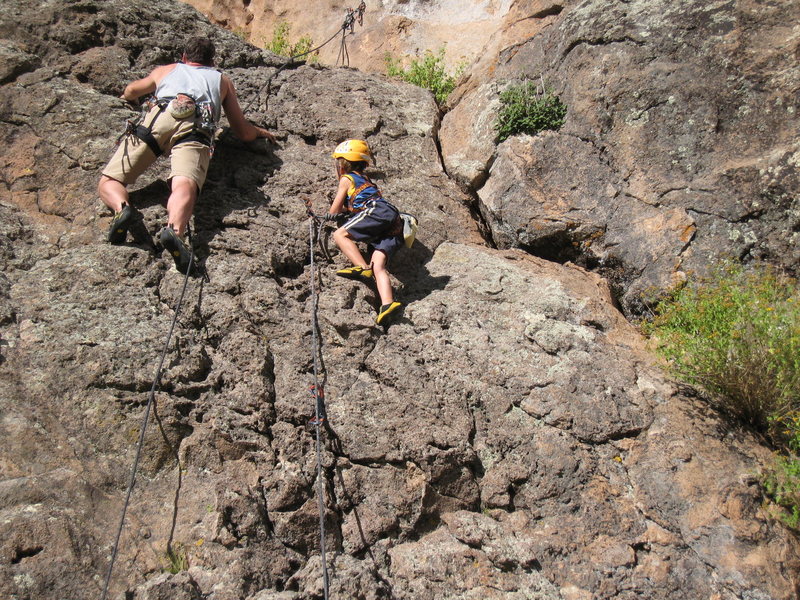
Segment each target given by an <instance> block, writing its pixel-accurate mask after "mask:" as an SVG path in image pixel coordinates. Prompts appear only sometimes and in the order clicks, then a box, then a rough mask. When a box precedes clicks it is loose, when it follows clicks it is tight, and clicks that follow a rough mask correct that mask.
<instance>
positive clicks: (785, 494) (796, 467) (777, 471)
mask: <svg viewBox="0 0 800 600" xmlns="http://www.w3.org/2000/svg"><path fill="white" fill-rule="evenodd" d="M796 431H797V432H798V434H797V436H796V437H795V440H797V441H798V442H800V424H796ZM762 485H763V486H764V491H765V492H766V493H767V495H768V496H769V497H770V498H771V499H772V500H773V501H774V502H775V504H777V505H778V506H779V507H781V508H780V509H779V510H777V511H773V514H774V516H776V517H777V518H778V519H779V520H780V521H782V522H783V523H785V524H786V525H788V526H789V527H792V528H794V529H800V458H798V455H797V454H794V453H792V454H789V455H788V456H780V455H778V456H776V457H775V464H774V465H773V467H772V468H771V469H769V470H768V471H767V473H766V474H765V475H764V478H763V480H762Z"/></svg>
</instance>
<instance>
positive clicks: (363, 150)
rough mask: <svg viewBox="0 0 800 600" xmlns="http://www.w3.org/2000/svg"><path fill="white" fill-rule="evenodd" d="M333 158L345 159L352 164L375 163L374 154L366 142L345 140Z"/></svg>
mask: <svg viewBox="0 0 800 600" xmlns="http://www.w3.org/2000/svg"><path fill="white" fill-rule="evenodd" d="M332 156H333V158H344V159H346V160H349V161H351V162H357V161H364V162H374V161H373V159H372V152H370V151H369V146H367V142H365V141H364V140H345V141H343V142H342V143H341V144H339V145H338V146H336V150H334V151H333V154H332Z"/></svg>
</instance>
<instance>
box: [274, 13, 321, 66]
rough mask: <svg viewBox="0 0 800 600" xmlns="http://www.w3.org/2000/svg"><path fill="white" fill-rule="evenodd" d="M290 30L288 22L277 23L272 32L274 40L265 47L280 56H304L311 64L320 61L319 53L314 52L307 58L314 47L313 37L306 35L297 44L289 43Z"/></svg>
mask: <svg viewBox="0 0 800 600" xmlns="http://www.w3.org/2000/svg"><path fill="white" fill-rule="evenodd" d="M290 29H291V26H290V25H289V23H287V22H286V21H278V22H277V23H275V27H274V29H273V30H272V39H271V40H270V41H269V42H267V43H265V45H264V47H265V48H266V49H267V50H269V51H270V52H274V53H275V54H277V55H278V56H287V57H291V56H300V55H303V57H305V60H307V61H309V62H316V61H317V60H319V54H318V53H317V52H314V53H313V54H311V56H305V53H306V52H308V51H309V50H311V48H312V47H313V46H314V42H313V41H312V39H311V37H310V36H308V35H304V36H302V37H301V38H300V39H299V40H297V43H295V44H292V43H291V42H289V31H290ZM265 41H266V40H265Z"/></svg>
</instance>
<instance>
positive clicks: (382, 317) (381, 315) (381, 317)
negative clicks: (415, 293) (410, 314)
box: [375, 302, 403, 325]
mask: <svg viewBox="0 0 800 600" xmlns="http://www.w3.org/2000/svg"><path fill="white" fill-rule="evenodd" d="M401 306H403V305H402V304H401V303H400V302H392V303H391V304H384V305H383V306H381V309H380V310H379V311H378V316H377V317H375V323H377V324H378V325H381V324H382V323H384V322H385V321H387V320H388V318H389V315H391V314H392V313H393V312H395V311H396V310H397V309H398V308H400V307H401Z"/></svg>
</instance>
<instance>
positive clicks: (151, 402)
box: [100, 241, 194, 600]
mask: <svg viewBox="0 0 800 600" xmlns="http://www.w3.org/2000/svg"><path fill="white" fill-rule="evenodd" d="M189 252H190V255H189V268H188V269H187V270H186V273H185V274H184V278H183V288H182V289H181V293H180V296H179V297H178V302H177V303H176V305H175V314H174V315H173V317H172V323H171V324H170V327H169V332H168V333H167V339H166V340H165V341H164V348H163V350H162V351H161V358H160V360H159V362H158V368H157V369H156V373H155V377H154V378H153V385H152V387H151V388H150V395H149V396H148V398H147V405H146V406H145V409H144V417H143V418H142V424H141V427H140V430H139V441H138V443H137V444H136V454H135V455H134V459H133V467H131V476H130V480H129V481H128V489H127V491H126V493H125V502H124V503H123V505H122V515H121V516H120V519H119V526H118V527H117V534H116V537H115V538H114V546H113V549H112V552H111V562H110V563H109V565H108V572H107V573H106V579H105V583H104V584H103V594H102V596H101V597H100V600H106V597H107V596H108V586H109V584H110V583H111V575H112V573H113V571H114V563H115V562H116V560H117V553H118V551H119V540H120V537H121V536H122V529H123V527H124V525H125V516H126V514H127V512H128V506H129V505H130V501H131V494H132V492H133V487H134V485H135V484H136V473H137V471H138V469H139V459H140V457H141V454H142V446H143V445H144V434H145V431H146V430H147V424H148V422H149V420H150V412H151V410H153V408H154V406H155V403H156V390H157V389H158V387H159V385H160V383H161V373H162V372H163V370H164V361H165V360H166V358H167V351H168V350H169V343H170V341H171V340H172V334H173V332H174V331H175V324H176V323H177V321H178V315H179V314H180V310H181V305H182V304H183V298H184V296H185V295H186V288H187V286H188V284H189V274H190V273H191V272H192V266H193V263H194V245H193V244H191V241H190V249H189ZM156 419H157V420H158V422H159V429H161V433H162V435H163V436H164V439H165V440H166V442H167V444H168V445H169V446H170V449H171V450H172V452H173V454H174V455H175V458H176V459H177V460H178V490H177V491H176V494H177V493H178V491H180V486H181V481H182V480H181V474H180V460H179V459H178V453H177V451H176V450H175V448H174V447H173V446H172V444H171V443H170V441H169V439H168V438H167V436H166V434H165V433H164V429H163V428H162V427H161V421H160V419H159V418H158V415H157V414H156ZM177 506H178V503H177V497H176V500H175V504H174V509H175V511H176V512H175V513H174V514H173V523H172V530H171V531H170V536H169V540H168V541H167V551H168V552H171V545H172V536H173V533H174V530H175V518H176V517H177Z"/></svg>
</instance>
